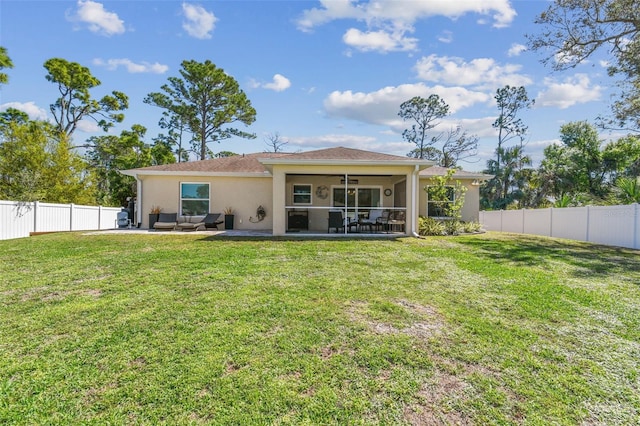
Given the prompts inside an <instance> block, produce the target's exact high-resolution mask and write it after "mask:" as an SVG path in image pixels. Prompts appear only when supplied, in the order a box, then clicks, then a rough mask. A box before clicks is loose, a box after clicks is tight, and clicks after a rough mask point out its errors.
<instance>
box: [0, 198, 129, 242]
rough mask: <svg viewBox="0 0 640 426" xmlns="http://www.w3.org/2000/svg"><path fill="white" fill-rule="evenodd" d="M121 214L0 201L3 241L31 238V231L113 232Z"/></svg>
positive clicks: (111, 210) (0, 236)
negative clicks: (118, 215)
mask: <svg viewBox="0 0 640 426" xmlns="http://www.w3.org/2000/svg"><path fill="white" fill-rule="evenodd" d="M120 211H121V209H120V208H116V207H102V206H79V205H75V204H49V203H40V202H38V201H36V202H34V203H22V202H18V201H2V200H0V240H9V239H12V238H22V237H28V236H29V234H30V233H31V232H54V231H90V230H99V229H112V228H115V227H116V219H117V214H118V213H119V212H120Z"/></svg>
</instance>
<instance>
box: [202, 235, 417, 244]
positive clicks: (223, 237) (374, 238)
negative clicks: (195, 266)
mask: <svg viewBox="0 0 640 426" xmlns="http://www.w3.org/2000/svg"><path fill="white" fill-rule="evenodd" d="M403 238H407V236H406V235H380V236H367V237H363V236H352V235H349V236H347V237H343V236H337V237H336V236H334V237H325V236H321V235H306V236H304V237H299V236H276V237H274V236H267V235H265V236H256V235H253V236H239V235H233V236H230V235H209V236H207V237H204V238H201V239H200V240H198V241H234V242H242V241H246V242H256V241H285V242H300V243H304V242H308V241H332V242H353V241H397V240H400V239H403Z"/></svg>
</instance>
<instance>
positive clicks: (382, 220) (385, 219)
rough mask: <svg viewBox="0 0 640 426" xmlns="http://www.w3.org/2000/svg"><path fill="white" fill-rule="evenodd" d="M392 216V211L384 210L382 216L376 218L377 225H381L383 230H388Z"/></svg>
mask: <svg viewBox="0 0 640 426" xmlns="http://www.w3.org/2000/svg"><path fill="white" fill-rule="evenodd" d="M390 218H391V212H390V211H389V210H383V211H382V213H380V217H378V218H377V219H376V226H379V227H380V228H382V230H383V231H386V230H387V229H388V228H389V220H390Z"/></svg>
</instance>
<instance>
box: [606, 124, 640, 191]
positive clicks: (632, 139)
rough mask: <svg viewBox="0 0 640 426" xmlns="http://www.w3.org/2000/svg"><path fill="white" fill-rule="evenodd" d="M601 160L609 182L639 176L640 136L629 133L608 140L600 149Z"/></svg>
mask: <svg viewBox="0 0 640 426" xmlns="http://www.w3.org/2000/svg"><path fill="white" fill-rule="evenodd" d="M602 161H603V162H604V168H605V171H606V172H607V174H608V177H607V179H608V181H609V182H615V181H616V180H617V179H618V178H619V177H636V176H640V137H639V136H632V135H629V136H626V137H624V138H620V139H618V140H615V141H612V142H609V143H608V144H607V145H605V147H604V150H603V151H602Z"/></svg>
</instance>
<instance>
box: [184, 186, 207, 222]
mask: <svg viewBox="0 0 640 426" xmlns="http://www.w3.org/2000/svg"><path fill="white" fill-rule="evenodd" d="M182 185H207V188H208V191H207V198H184V197H183V196H182ZM185 200H188V201H204V200H206V201H207V202H208V204H209V206H208V207H207V210H211V183H210V182H180V212H179V215H180V216H206V215H207V214H209V211H207V212H206V213H205V214H204V215H185V214H184V212H183V211H182V202H183V201H185Z"/></svg>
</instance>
